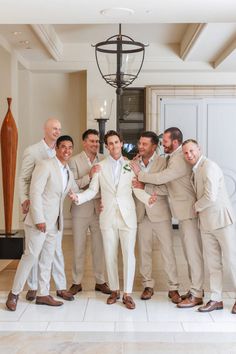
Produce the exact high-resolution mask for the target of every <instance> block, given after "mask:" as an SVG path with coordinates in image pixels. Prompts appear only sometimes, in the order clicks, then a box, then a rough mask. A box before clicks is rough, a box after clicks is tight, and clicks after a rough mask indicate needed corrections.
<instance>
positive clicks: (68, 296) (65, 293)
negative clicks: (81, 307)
mask: <svg viewBox="0 0 236 354" xmlns="http://www.w3.org/2000/svg"><path fill="white" fill-rule="evenodd" d="M57 296H59V297H61V298H62V299H63V300H67V301H72V300H74V299H75V298H74V296H73V295H72V294H71V292H69V291H67V290H57Z"/></svg>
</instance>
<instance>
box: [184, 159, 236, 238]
mask: <svg viewBox="0 0 236 354" xmlns="http://www.w3.org/2000/svg"><path fill="white" fill-rule="evenodd" d="M191 181H192V184H193V187H194V189H195V191H196V195H197V202H196V203H195V210H196V211H197V212H198V213H199V220H200V228H201V230H203V231H211V230H216V229H220V228H222V227H225V226H227V225H231V224H232V223H233V222H234V213H233V210H232V206H231V203H230V200H229V197H228V193H227V191H226V187H225V183H224V176H223V172H222V170H221V169H220V167H219V166H218V165H217V164H216V163H215V162H213V161H211V160H209V159H207V158H206V157H205V156H203V158H202V160H201V161H200V163H199V165H198V166H197V169H196V172H195V174H193V175H192V177H191Z"/></svg>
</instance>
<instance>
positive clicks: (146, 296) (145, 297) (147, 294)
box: [140, 287, 154, 300]
mask: <svg viewBox="0 0 236 354" xmlns="http://www.w3.org/2000/svg"><path fill="white" fill-rule="evenodd" d="M153 294H154V290H153V288H150V287H146V288H145V289H144V290H143V292H142V294H141V296H140V298H141V299H142V300H149V299H151V297H152V295H153Z"/></svg>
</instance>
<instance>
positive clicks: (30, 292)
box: [25, 290, 37, 301]
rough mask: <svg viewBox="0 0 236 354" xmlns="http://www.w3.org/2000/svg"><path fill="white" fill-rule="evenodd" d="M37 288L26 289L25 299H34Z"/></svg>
mask: <svg viewBox="0 0 236 354" xmlns="http://www.w3.org/2000/svg"><path fill="white" fill-rule="evenodd" d="M36 294H37V290H28V291H27V294H26V296H25V298H26V300H28V301H34V300H35V299H36Z"/></svg>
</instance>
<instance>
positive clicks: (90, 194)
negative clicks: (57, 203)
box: [69, 173, 100, 205]
mask: <svg viewBox="0 0 236 354" xmlns="http://www.w3.org/2000/svg"><path fill="white" fill-rule="evenodd" d="M99 186H100V184H99V173H95V174H94V175H93V178H92V180H91V183H90V185H89V188H88V189H86V191H83V192H81V193H77V194H76V193H73V192H72V191H70V193H69V197H70V199H71V200H72V201H74V202H75V204H76V205H81V204H84V203H86V202H88V201H89V200H91V199H93V198H94V197H95V195H96V194H97V193H98V191H99Z"/></svg>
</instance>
